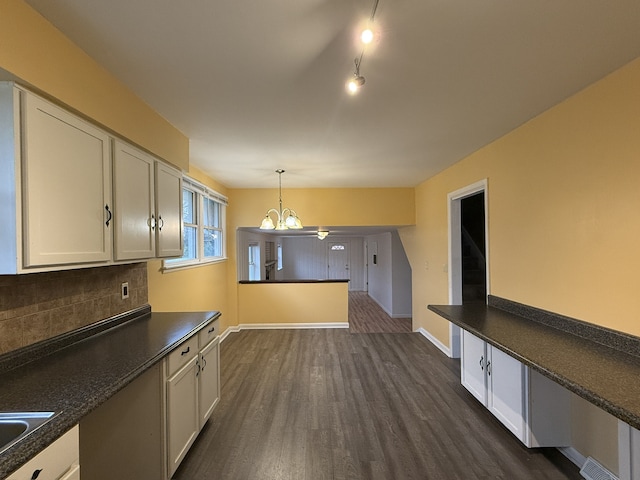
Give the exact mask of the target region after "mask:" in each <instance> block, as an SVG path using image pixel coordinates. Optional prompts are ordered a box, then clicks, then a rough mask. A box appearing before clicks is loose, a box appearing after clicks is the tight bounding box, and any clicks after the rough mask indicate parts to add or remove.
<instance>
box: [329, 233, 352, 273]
mask: <svg viewBox="0 0 640 480" xmlns="http://www.w3.org/2000/svg"><path fill="white" fill-rule="evenodd" d="M328 247H329V261H328V269H329V271H328V272H327V278H329V279H331V280H349V279H350V278H351V277H350V274H349V244H348V243H347V242H330V243H329V245H328Z"/></svg>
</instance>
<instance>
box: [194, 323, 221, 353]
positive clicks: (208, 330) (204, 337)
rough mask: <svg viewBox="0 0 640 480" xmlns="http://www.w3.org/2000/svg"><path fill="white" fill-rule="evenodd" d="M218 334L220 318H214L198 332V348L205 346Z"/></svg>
mask: <svg viewBox="0 0 640 480" xmlns="http://www.w3.org/2000/svg"><path fill="white" fill-rule="evenodd" d="M218 335H220V320H214V321H213V322H211V323H209V324H208V325H207V326H206V327H204V328H203V329H202V330H200V332H199V333H198V341H199V344H200V348H203V347H205V346H207V344H208V343H209V342H210V341H211V340H213V339H214V338H216V337H217V336H218Z"/></svg>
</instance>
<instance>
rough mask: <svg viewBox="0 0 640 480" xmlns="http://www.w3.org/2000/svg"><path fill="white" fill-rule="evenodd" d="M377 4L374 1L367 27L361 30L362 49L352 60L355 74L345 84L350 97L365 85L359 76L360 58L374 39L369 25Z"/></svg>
mask: <svg viewBox="0 0 640 480" xmlns="http://www.w3.org/2000/svg"><path fill="white" fill-rule="evenodd" d="M378 2H379V0H374V2H373V8H372V10H371V17H369V26H368V27H367V28H366V29H365V30H363V31H362V33H361V34H360V40H361V41H362V43H363V44H364V47H363V48H362V52H361V53H360V57H356V58H355V60H354V63H355V64H356V69H355V72H354V73H353V77H352V78H351V80H349V81H348V82H347V90H348V91H349V93H350V94H352V95H354V94H356V93H358V91H359V90H360V88H361V87H362V86H363V85H364V83H365V78H364V76H363V75H361V74H360V65H361V64H362V57H363V56H364V49H365V47H366V46H367V45H368V44H370V43H371V42H372V41H373V38H374V33H373V30H372V29H371V25H372V24H373V21H374V18H375V16H376V11H377V10H378Z"/></svg>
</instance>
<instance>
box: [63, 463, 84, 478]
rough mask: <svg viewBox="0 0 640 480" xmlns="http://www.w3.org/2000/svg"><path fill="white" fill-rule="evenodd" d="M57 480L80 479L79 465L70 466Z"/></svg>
mask: <svg viewBox="0 0 640 480" xmlns="http://www.w3.org/2000/svg"><path fill="white" fill-rule="evenodd" d="M59 480H80V465H74V466H72V467H71V468H70V469H69V471H68V472H67V473H65V474H64V475H63V476H61V477H60V478H59Z"/></svg>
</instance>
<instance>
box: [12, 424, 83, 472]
mask: <svg viewBox="0 0 640 480" xmlns="http://www.w3.org/2000/svg"><path fill="white" fill-rule="evenodd" d="M79 431H80V430H79V428H78V426H77V425H76V426H75V427H73V428H72V429H71V430H69V431H68V432H67V433H65V434H64V435H63V436H62V437H60V438H59V439H58V440H56V441H55V442H53V443H52V444H51V445H49V446H48V447H47V448H45V449H44V450H43V451H42V452H40V453H39V454H38V455H36V456H35V457H33V458H32V459H31V460H29V461H28V462H27V463H25V464H24V465H23V466H22V467H20V469H18V470H17V471H16V472H14V473H13V474H12V475H10V476H9V477H8V478H7V480H29V479H31V478H35V477H36V476H37V477H38V479H39V480H58V479H60V478H61V476H63V475H65V474H68V473H69V472H70V471H71V469H72V468H71V467H72V466H76V465H77V464H78V457H79V453H78V452H79V438H80V435H79ZM37 470H41V471H40V473H39V474H37V475H36V474H35V472H36V471H37ZM62 478H65V477H62ZM68 478H73V477H68Z"/></svg>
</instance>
